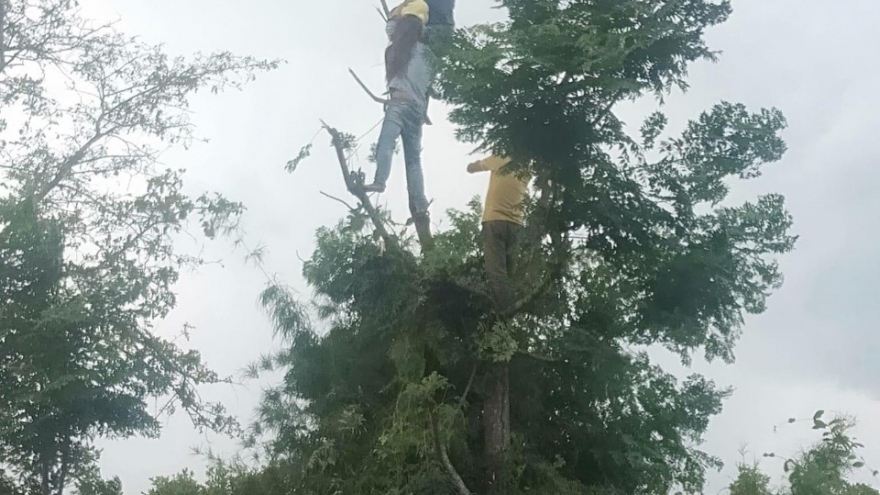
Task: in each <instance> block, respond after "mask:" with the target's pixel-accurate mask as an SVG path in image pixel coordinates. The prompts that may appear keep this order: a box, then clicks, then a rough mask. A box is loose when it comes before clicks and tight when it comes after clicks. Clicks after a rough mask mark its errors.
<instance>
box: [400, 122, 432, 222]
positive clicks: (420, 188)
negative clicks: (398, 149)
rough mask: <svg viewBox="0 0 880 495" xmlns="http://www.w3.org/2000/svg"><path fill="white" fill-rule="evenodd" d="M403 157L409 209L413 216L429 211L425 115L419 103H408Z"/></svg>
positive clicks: (404, 128)
mask: <svg viewBox="0 0 880 495" xmlns="http://www.w3.org/2000/svg"><path fill="white" fill-rule="evenodd" d="M403 122H404V125H403V158H404V162H405V163H406V187H407V189H408V190H409V211H410V213H411V214H412V216H413V217H416V216H418V215H420V214H424V213H426V212H427V211H428V198H427V197H425V177H424V175H423V174H422V125H423V124H424V116H423V115H422V112H421V110H420V109H419V107H418V106H417V105H408V106H407V111H406V115H405V118H404V119H403Z"/></svg>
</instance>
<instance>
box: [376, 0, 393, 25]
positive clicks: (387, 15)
mask: <svg viewBox="0 0 880 495" xmlns="http://www.w3.org/2000/svg"><path fill="white" fill-rule="evenodd" d="M379 1H380V2H381V3H382V10H383V11H385V19H386V20H387V19H390V18H391V10H390V9H389V8H388V2H386V1H385V0H379Z"/></svg>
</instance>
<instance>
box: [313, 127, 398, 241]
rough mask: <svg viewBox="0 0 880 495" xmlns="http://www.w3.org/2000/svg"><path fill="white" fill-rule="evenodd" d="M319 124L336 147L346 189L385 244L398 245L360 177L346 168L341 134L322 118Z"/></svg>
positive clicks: (346, 161) (346, 162)
mask: <svg viewBox="0 0 880 495" xmlns="http://www.w3.org/2000/svg"><path fill="white" fill-rule="evenodd" d="M321 125H323V126H324V129H325V130H326V131H327V133H328V134H330V137H331V138H332V142H333V147H334V148H336V158H337V160H339V168H340V170H341V171H342V178H343V179H344V180H345V187H346V189H348V192H350V193H351V194H352V196H354V197H356V198H357V199H358V201H360V203H361V205H362V206H363V207H364V210H366V212H367V215H368V216H369V217H370V220H372V222H373V225H374V226H375V227H376V231H377V232H379V235H381V236H382V238H383V239H384V240H385V244H386V245H387V246H398V243H397V238H396V237H395V236H393V235H391V233H389V232H388V229H386V228H385V222H384V221H383V220H382V215H380V214H379V211H378V210H377V209H376V207H374V206H373V203H372V202H371V201H370V198H369V196H367V193H366V192H365V191H364V189H363V184H360V183H359V182H361V181H360V179H359V178H357V179H356V178H355V177H354V176H353V175H352V172H351V170H350V169H349V168H348V160H347V159H346V158H345V143H344V141H343V139H342V135H341V134H340V133H339V131H337V130H336V129H334V128H332V127H330V126H329V125H327V123H326V122H324V121H323V120H322V121H321Z"/></svg>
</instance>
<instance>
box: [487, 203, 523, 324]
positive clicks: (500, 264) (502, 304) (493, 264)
mask: <svg viewBox="0 0 880 495" xmlns="http://www.w3.org/2000/svg"><path fill="white" fill-rule="evenodd" d="M521 230H522V226H521V225H518V224H515V223H513V222H508V221H505V220H492V221H489V222H484V223H483V258H484V261H485V264H486V278H487V279H488V280H489V290H490V291H491V292H492V302H493V304H494V306H495V311H496V312H497V313H499V314H505V313H507V312H508V311H509V310H510V309H511V308H512V307H513V305H514V304H516V302H517V301H516V290H515V289H514V287H513V281H512V280H511V276H512V275H513V259H514V254H515V253H516V245H517V240H518V237H519V233H520V231H521Z"/></svg>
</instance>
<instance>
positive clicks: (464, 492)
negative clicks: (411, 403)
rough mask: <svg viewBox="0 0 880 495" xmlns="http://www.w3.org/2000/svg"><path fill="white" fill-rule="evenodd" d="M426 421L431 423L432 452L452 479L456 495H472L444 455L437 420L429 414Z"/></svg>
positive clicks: (432, 414)
mask: <svg viewBox="0 0 880 495" xmlns="http://www.w3.org/2000/svg"><path fill="white" fill-rule="evenodd" d="M428 419H429V421H430V423H431V434H432V435H431V436H432V437H433V439H434V452H435V453H436V454H437V460H439V461H440V464H442V465H443V467H444V468H446V471H447V472H448V473H449V476H450V477H452V482H453V484H454V485H455V488H456V489H457V490H458V493H459V494H461V495H472V493H471V491H470V490H469V489H468V487H467V485H465V484H464V480H463V479H461V476H460V475H459V474H458V471H456V470H455V466H453V465H452V461H450V460H449V456H448V455H447V454H446V447H445V446H444V445H443V443H442V442H441V441H440V428H439V427H438V426H437V419H436V418H434V413H431V412H429V413H428Z"/></svg>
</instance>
